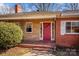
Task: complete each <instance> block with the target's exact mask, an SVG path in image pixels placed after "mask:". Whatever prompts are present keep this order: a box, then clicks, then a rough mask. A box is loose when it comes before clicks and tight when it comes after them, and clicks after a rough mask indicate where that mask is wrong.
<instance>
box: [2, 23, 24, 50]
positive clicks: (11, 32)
mask: <svg viewBox="0 0 79 59" xmlns="http://www.w3.org/2000/svg"><path fill="white" fill-rule="evenodd" d="M22 36H23V32H22V30H21V28H20V27H19V26H18V25H16V24H14V23H7V22H0V48H5V49H7V48H10V47H13V46H16V45H17V44H19V43H20V42H21V40H22Z"/></svg>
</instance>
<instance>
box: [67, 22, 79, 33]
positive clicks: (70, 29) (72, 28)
mask: <svg viewBox="0 0 79 59" xmlns="http://www.w3.org/2000/svg"><path fill="white" fill-rule="evenodd" d="M66 33H79V22H66Z"/></svg>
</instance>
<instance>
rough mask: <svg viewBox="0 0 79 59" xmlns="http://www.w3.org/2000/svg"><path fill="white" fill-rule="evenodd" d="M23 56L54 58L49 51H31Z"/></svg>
mask: <svg viewBox="0 0 79 59" xmlns="http://www.w3.org/2000/svg"><path fill="white" fill-rule="evenodd" d="M23 56H55V55H53V54H52V52H51V51H50V52H49V51H40V50H33V49H32V50H31V51H29V53H27V54H24V55H23Z"/></svg>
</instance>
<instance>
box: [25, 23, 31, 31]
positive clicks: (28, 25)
mask: <svg viewBox="0 0 79 59" xmlns="http://www.w3.org/2000/svg"><path fill="white" fill-rule="evenodd" d="M26 32H32V24H31V23H28V24H27V25H26Z"/></svg>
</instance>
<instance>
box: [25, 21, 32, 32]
mask: <svg viewBox="0 0 79 59" xmlns="http://www.w3.org/2000/svg"><path fill="white" fill-rule="evenodd" d="M29 23H31V24H32V25H31V26H32V31H31V32H27V31H26V27H27V24H29ZM25 32H26V33H32V32H33V23H32V22H26V25H25Z"/></svg>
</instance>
